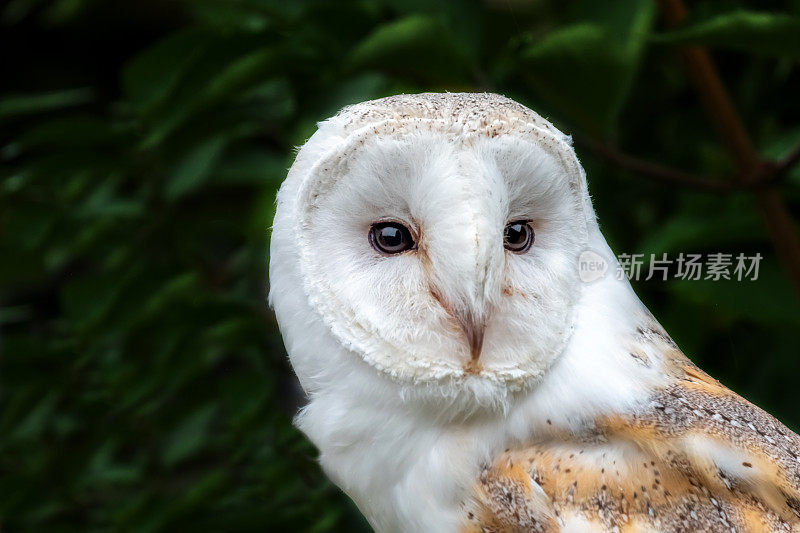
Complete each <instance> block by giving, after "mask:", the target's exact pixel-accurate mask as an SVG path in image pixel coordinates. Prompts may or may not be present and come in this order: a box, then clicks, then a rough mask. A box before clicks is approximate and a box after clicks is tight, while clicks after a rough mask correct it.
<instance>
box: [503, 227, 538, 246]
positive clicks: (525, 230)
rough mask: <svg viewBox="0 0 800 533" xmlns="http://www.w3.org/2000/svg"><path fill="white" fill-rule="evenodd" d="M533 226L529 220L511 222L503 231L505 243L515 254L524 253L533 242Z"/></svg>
mask: <svg viewBox="0 0 800 533" xmlns="http://www.w3.org/2000/svg"><path fill="white" fill-rule="evenodd" d="M533 239H534V233H533V228H532V227H531V225H530V224H529V223H528V221H527V220H515V221H513V222H509V223H508V225H507V226H506V229H505V230H504V231H503V245H504V246H505V247H506V250H509V251H511V252H514V253H515V254H524V253H525V252H527V251H528V250H530V248H531V245H532V244H533Z"/></svg>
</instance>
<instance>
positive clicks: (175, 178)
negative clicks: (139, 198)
mask: <svg viewBox="0 0 800 533" xmlns="http://www.w3.org/2000/svg"><path fill="white" fill-rule="evenodd" d="M227 143H228V139H227V138H225V137H213V138H211V139H208V140H206V141H205V142H202V143H200V144H198V145H197V146H196V147H194V148H193V149H192V150H190V151H189V152H187V153H186V154H185V155H184V156H183V157H182V158H181V159H180V160H179V161H178V164H177V165H176V167H175V170H174V171H173V172H172V174H171V176H170V177H169V180H168V181H167V183H166V184H165V187H164V193H165V195H166V197H167V199H168V200H175V199H177V198H180V197H181V196H183V195H185V194H187V193H189V192H191V191H193V190H196V189H197V188H199V187H201V186H202V185H203V184H204V183H205V181H206V180H207V179H208V177H209V176H210V175H211V173H212V172H213V170H214V168H215V165H216V163H217V161H218V160H219V159H220V157H221V156H222V152H223V150H225V146H226V145H227Z"/></svg>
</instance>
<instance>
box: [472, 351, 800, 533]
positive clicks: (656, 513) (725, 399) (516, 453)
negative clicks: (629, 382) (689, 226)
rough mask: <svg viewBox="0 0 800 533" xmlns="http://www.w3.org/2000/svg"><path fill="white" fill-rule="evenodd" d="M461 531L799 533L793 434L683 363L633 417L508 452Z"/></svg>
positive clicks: (798, 441) (489, 471)
mask: <svg viewBox="0 0 800 533" xmlns="http://www.w3.org/2000/svg"><path fill="white" fill-rule="evenodd" d="M465 514H466V516H465V519H464V522H465V527H464V530H465V531H492V532H501V531H503V532H505V531H559V530H562V529H564V530H567V529H569V530H572V529H573V528H575V529H579V530H587V529H588V530H596V531H665V532H670V531H674V532H679V531H681V532H682V531H800V438H799V437H798V436H797V435H795V434H794V433H792V432H791V431H790V430H789V429H787V428H786V427H785V426H784V425H783V424H781V423H780V422H778V421H777V420H776V419H775V418H773V417H772V416H770V415H769V414H767V413H766V412H764V411H762V410H761V409H759V408H758V407H756V406H754V405H752V404H751V403H749V402H747V401H746V400H744V399H743V398H741V397H740V396H737V395H736V394H734V393H733V392H731V391H730V390H728V389H726V388H725V387H723V386H722V385H721V384H719V383H718V382H717V381H715V380H714V379H712V378H710V377H709V376H707V375H706V374H705V373H703V372H702V371H700V370H699V369H697V368H696V367H694V366H693V365H691V364H689V363H687V364H686V365H685V366H683V369H682V375H681V377H680V378H679V379H677V380H675V381H674V382H673V383H672V385H670V386H668V387H666V388H664V389H661V390H657V391H655V392H654V394H653V396H652V398H651V400H650V402H649V404H648V407H647V408H646V409H645V410H644V411H642V412H640V413H637V414H635V415H633V416H625V417H613V418H606V419H602V420H598V421H597V423H596V425H595V426H593V427H592V428H591V429H590V430H587V431H585V432H584V433H581V434H579V435H570V436H560V437H558V438H552V439H549V440H547V441H542V442H538V443H536V444H534V445H532V446H529V447H525V448H522V449H512V450H507V451H506V452H505V453H503V454H501V456H500V457H498V458H497V459H496V460H495V462H494V464H492V465H491V466H489V467H487V468H486V469H485V470H484V471H483V473H482V475H481V477H480V480H479V481H478V483H476V488H475V491H474V498H473V499H472V500H471V501H470V503H469V505H467V508H466V509H465Z"/></svg>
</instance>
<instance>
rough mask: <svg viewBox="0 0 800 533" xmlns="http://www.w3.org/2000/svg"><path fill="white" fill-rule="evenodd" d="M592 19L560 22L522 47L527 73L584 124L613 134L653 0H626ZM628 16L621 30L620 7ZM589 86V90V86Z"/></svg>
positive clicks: (545, 94)
mask: <svg viewBox="0 0 800 533" xmlns="http://www.w3.org/2000/svg"><path fill="white" fill-rule="evenodd" d="M622 4H624V6H616V7H615V8H614V9H609V10H607V12H606V13H605V14H604V18H600V19H599V20H594V21H592V22H578V23H575V24H572V25H569V26H564V27H562V28H559V29H557V30H555V31H553V32H551V33H549V34H547V35H546V36H545V37H544V38H541V39H538V40H535V41H534V42H532V43H529V44H525V45H524V46H523V47H522V49H521V50H520V53H519V59H520V61H521V62H522V64H523V74H524V76H525V79H526V80H527V81H528V83H530V85H531V86H532V87H534V88H535V89H536V90H537V91H538V92H539V94H541V95H542V97H544V98H545V99H546V100H548V101H550V102H552V103H553V105H555V107H556V108H557V109H560V110H562V111H563V112H564V113H565V114H566V115H568V116H569V117H570V118H571V119H572V120H574V121H575V122H576V123H577V124H578V125H580V126H581V127H583V128H585V129H586V130H588V131H590V132H593V133H597V134H601V135H605V136H609V135H611V134H613V133H614V131H615V128H616V123H617V119H618V117H619V113H620V110H621V107H622V104H623V102H624V101H625V98H626V97H627V94H628V90H629V87H630V85H631V82H632V81H633V77H634V75H635V73H636V71H637V68H638V66H639V61H640V59H641V55H642V49H643V47H644V44H645V42H646V37H647V32H648V29H649V27H650V25H651V23H652V20H653V14H654V7H653V3H652V2H649V1H647V0H633V1H626V2H623V3H622ZM622 7H624V8H625V10H626V11H625V13H623V14H624V16H625V18H626V19H627V20H626V21H625V22H626V23H625V24H624V25H623V26H624V31H619V26H620V25H621V23H620V17H621V16H622V15H621V14H620V10H621V8H622ZM587 89H588V90H587Z"/></svg>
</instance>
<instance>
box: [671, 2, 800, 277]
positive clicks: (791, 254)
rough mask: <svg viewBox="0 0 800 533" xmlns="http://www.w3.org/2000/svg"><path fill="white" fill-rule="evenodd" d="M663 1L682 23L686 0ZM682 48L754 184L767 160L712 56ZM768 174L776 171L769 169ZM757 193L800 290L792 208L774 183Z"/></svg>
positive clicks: (720, 129) (743, 177) (745, 177)
mask: <svg viewBox="0 0 800 533" xmlns="http://www.w3.org/2000/svg"><path fill="white" fill-rule="evenodd" d="M659 5H660V6H661V11H662V12H663V14H664V17H665V18H666V20H667V23H668V25H669V26H671V27H675V26H678V25H679V24H681V23H682V22H683V21H684V20H685V19H686V17H687V15H688V11H687V9H686V5H685V4H684V3H683V0H659ZM681 52H682V53H683V57H684V60H685V62H686V68H687V70H688V71H689V75H690V77H691V79H692V82H693V84H694V87H695V90H696V91H697V93H698V94H699V96H700V99H701V100H702V102H703V104H704V105H705V107H706V110H707V111H708V114H709V116H710V117H711V120H712V121H713V122H714V125H715V126H716V129H717V133H718V134H719V136H720V138H721V139H722V141H723V143H724V144H725V146H726V148H727V149H728V152H729V153H730V155H731V157H732V158H733V159H734V160H735V161H736V163H737V166H738V167H739V176H738V181H739V182H740V183H742V182H745V183H746V184H750V183H747V182H752V180H754V179H757V177H758V176H761V175H763V168H764V163H763V162H762V159H761V157H759V155H758V152H757V151H756V149H755V145H754V144H753V142H752V140H751V139H750V136H749V135H748V134H747V131H746V130H745V128H744V124H743V122H742V120H741V117H740V116H739V114H738V113H737V111H736V109H735V108H734V106H733V103H732V101H731V98H730V96H729V95H728V91H727V90H726V89H725V86H724V85H723V83H722V80H721V78H720V76H719V73H718V72H717V69H716V67H715V66H714V63H713V61H712V60H711V56H710V55H709V54H708V52H707V51H706V50H705V49H704V48H703V47H700V46H682V47H681ZM793 156H794V154H791V156H790V159H789V160H788V165H787V167H786V169H788V168H789V167H791V166H792V165H793V164H794V163H795V160H794V159H792V157H793ZM797 157H800V155H798V156H797ZM784 171H785V170H784ZM767 175H774V174H773V173H772V172H768V173H767ZM754 193H755V195H756V199H757V201H758V206H759V209H760V211H761V216H762V218H763V219H764V224H765V226H766V228H767V233H768V234H769V237H770V240H771V241H772V245H773V246H774V248H775V250H776V251H777V253H778V256H779V257H780V259H781V261H782V262H783V265H784V266H785V267H786V269H787V271H788V273H789V276H790V277H791V279H792V282H793V283H794V285H795V288H796V289H797V290H798V291H800V240H798V237H797V231H796V230H795V228H794V222H793V221H792V218H791V216H790V214H789V210H788V209H787V207H786V204H785V203H784V201H783V199H782V198H781V197H780V195H779V194H778V192H777V191H776V190H775V188H774V187H773V186H766V187H760V188H756V189H755V192H754Z"/></svg>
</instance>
